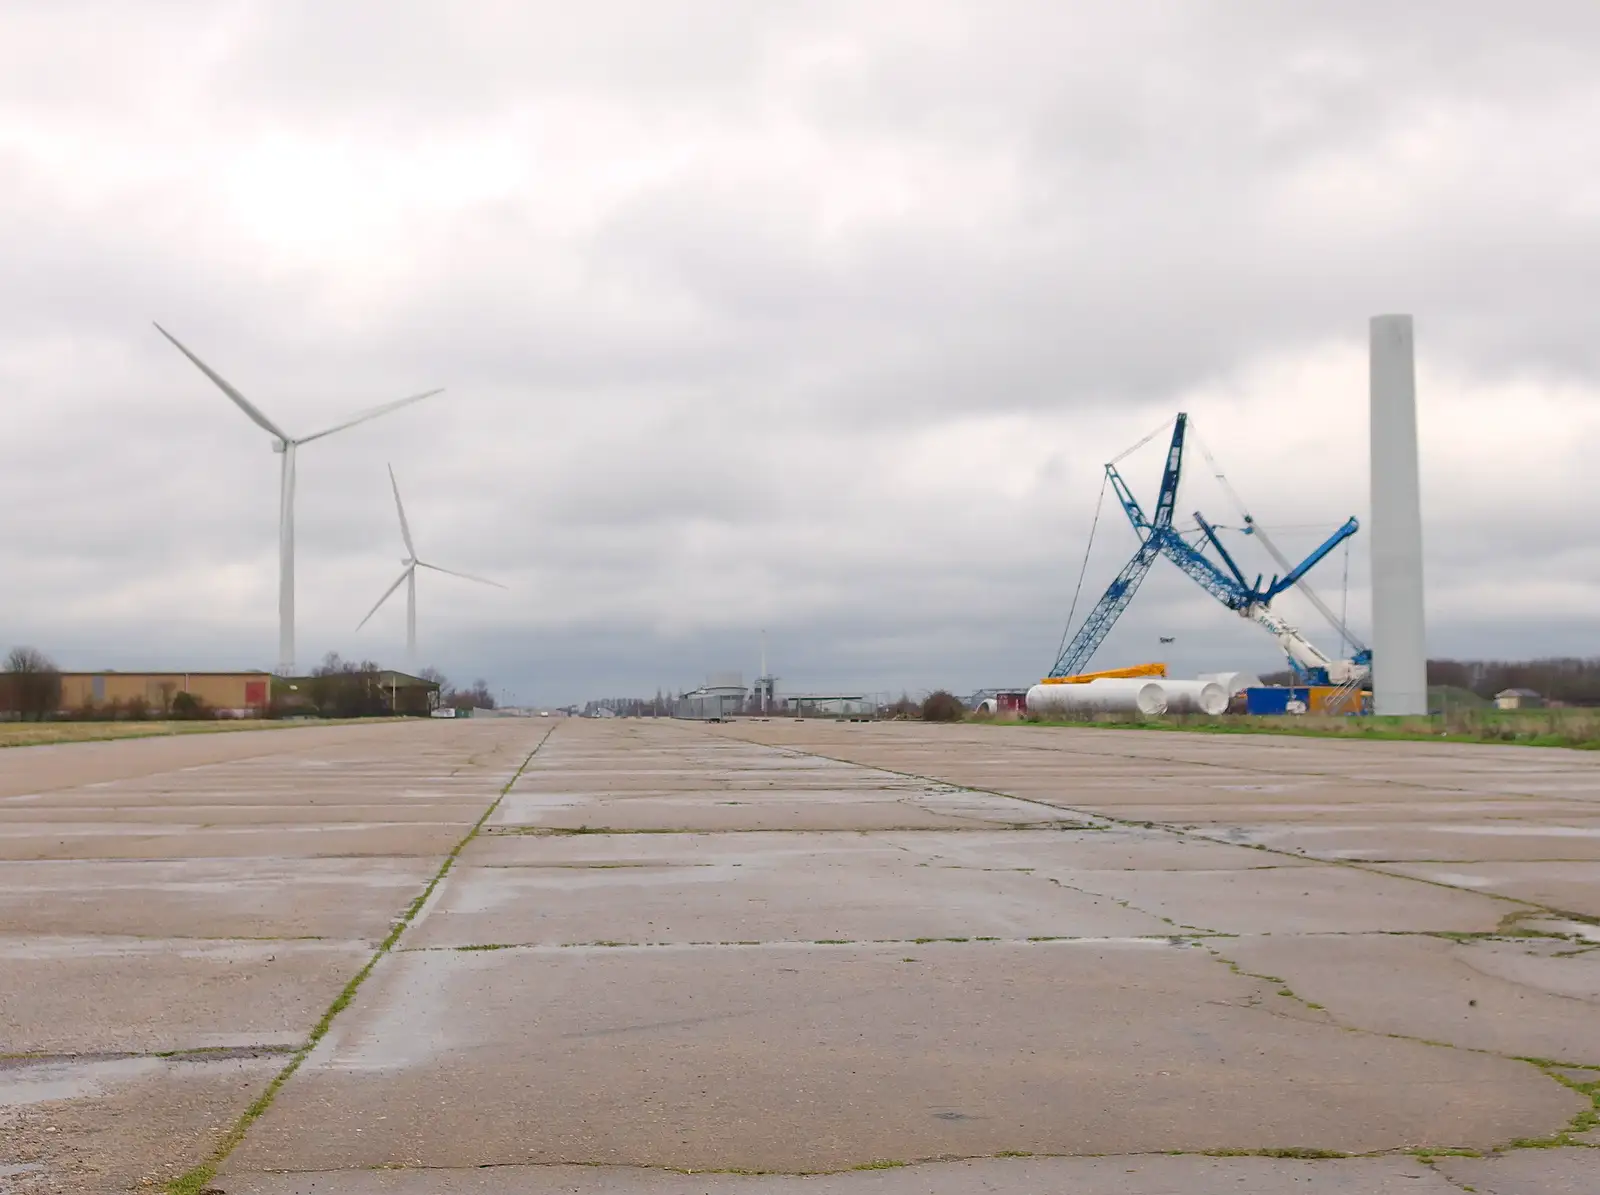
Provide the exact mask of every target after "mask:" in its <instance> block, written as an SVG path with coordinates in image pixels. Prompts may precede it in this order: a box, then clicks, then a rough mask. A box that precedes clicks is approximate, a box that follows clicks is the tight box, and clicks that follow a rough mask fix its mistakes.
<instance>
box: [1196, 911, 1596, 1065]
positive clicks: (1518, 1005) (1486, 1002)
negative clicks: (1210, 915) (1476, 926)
mask: <svg viewBox="0 0 1600 1195" xmlns="http://www.w3.org/2000/svg"><path fill="white" fill-rule="evenodd" d="M1566 945H1567V944H1566V943H1561V942H1552V941H1548V940H1541V939H1520V940H1518V939H1509V940H1503V941H1482V940H1475V941H1451V940H1449V939H1442V938H1435V937H1425V936H1418V935H1410V936H1404V937H1398V936H1389V935H1370V934H1368V935H1360V936H1349V937H1346V936H1339V935H1333V936H1325V937H1312V936H1297V935H1290V936H1273V937H1270V938H1267V937H1244V938H1238V939H1233V940H1223V941H1218V942H1217V943H1215V949H1217V950H1218V951H1219V952H1220V953H1222V954H1223V955H1225V956H1226V957H1227V958H1230V959H1232V960H1233V961H1234V962H1236V963H1238V964H1239V965H1240V966H1241V967H1244V968H1245V969H1247V970H1249V971H1252V972H1254V973H1256V974H1269V975H1276V976H1279V977H1281V978H1282V979H1283V980H1284V982H1285V985H1286V986H1287V987H1289V988H1290V989H1292V990H1293V991H1294V992H1295V993H1296V994H1298V995H1299V996H1301V997H1302V998H1304V999H1306V1000H1309V1001H1312V1002H1314V1003H1317V1004H1321V1005H1324V1006H1325V1007H1327V1008H1329V1009H1332V1010H1334V1012H1333V1015H1334V1016H1335V1018H1336V1019H1337V1020H1338V1022H1339V1023H1340V1024H1342V1025H1348V1026H1351V1027H1353V1028H1360V1029H1365V1030H1368V1031H1370V1032H1375V1033H1395V1034H1403V1035H1405V1036H1408V1037H1414V1038H1421V1039H1426V1040H1430V1041H1444V1042H1449V1043H1450V1044H1451V1045H1455V1046H1462V1047H1465V1048H1467V1049H1474V1050H1491V1051H1494V1052H1495V1053H1499V1054H1505V1055H1510V1056H1513V1057H1525V1058H1529V1057H1531V1058H1548V1059H1553V1060H1556V1061H1565V1062H1576V1063H1583V1064H1596V1065H1600V954H1591V955H1588V956H1583V957H1575V958H1561V957H1558V955H1559V953H1560V952H1561V951H1562V950H1563V948H1565V947H1566Z"/></svg>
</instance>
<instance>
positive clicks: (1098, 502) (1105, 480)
mask: <svg viewBox="0 0 1600 1195" xmlns="http://www.w3.org/2000/svg"><path fill="white" fill-rule="evenodd" d="M1171 423H1172V420H1170V419H1166V420H1163V421H1162V422H1161V423H1160V424H1158V425H1157V426H1156V427H1154V428H1152V429H1151V431H1150V433H1149V434H1148V435H1146V436H1145V437H1144V438H1143V439H1142V440H1140V441H1139V442H1138V443H1136V444H1134V445H1133V446H1132V447H1131V448H1124V449H1123V450H1122V451H1121V452H1119V453H1118V454H1117V455H1116V456H1114V457H1112V458H1111V459H1110V460H1109V461H1107V462H1106V473H1105V476H1103V477H1102V478H1101V479H1100V496H1099V497H1098V498H1096V499H1095V502H1094V521H1093V522H1091V523H1090V524H1089V542H1088V543H1086V544H1084V546H1083V565H1082V567H1081V568H1079V569H1078V586H1077V588H1076V589H1074V590H1073V591H1072V606H1071V608H1070V609H1068V611H1067V625H1066V626H1065V627H1063V628H1062V630H1061V642H1060V643H1059V644H1058V645H1057V646H1056V659H1057V660H1059V659H1061V653H1062V652H1064V651H1065V650H1066V649H1067V636H1068V635H1070V634H1071V633H1072V620H1073V619H1074V618H1075V617H1076V616H1077V613H1078V598H1079V597H1080V596H1081V595H1082V593H1083V579H1084V577H1086V576H1088V575H1089V553H1090V552H1091V551H1092V550H1093V549H1094V533H1095V529H1096V528H1098V527H1099V526H1100V511H1101V508H1103V507H1104V506H1105V501H1106V486H1108V485H1110V484H1111V467H1112V466H1113V465H1115V464H1117V463H1118V462H1119V461H1121V460H1122V459H1123V458H1125V457H1129V456H1132V455H1133V454H1134V453H1135V452H1138V451H1139V449H1141V448H1143V447H1144V446H1145V445H1146V444H1148V443H1150V441H1151V440H1154V439H1155V438H1156V437H1157V436H1159V435H1160V434H1161V433H1162V432H1164V431H1166V430H1167V428H1168V427H1169V426H1170V425H1171Z"/></svg>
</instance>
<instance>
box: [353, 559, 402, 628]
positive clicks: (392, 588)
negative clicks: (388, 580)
mask: <svg viewBox="0 0 1600 1195" xmlns="http://www.w3.org/2000/svg"><path fill="white" fill-rule="evenodd" d="M415 567H416V566H415V565H408V566H407V567H406V571H405V572H403V573H401V574H400V576H399V577H397V578H396V579H395V583H394V584H393V585H391V586H389V588H388V589H385V590H384V591H383V596H382V597H381V598H379V599H378V601H377V605H375V606H373V607H372V609H370V610H368V611H367V617H366V618H363V619H362V620H361V621H360V622H358V623H356V630H358V631H359V630H360V629H361V628H362V627H364V626H366V625H367V619H370V618H371V617H372V616H373V615H374V614H376V613H377V612H378V607H379V606H382V605H383V603H384V602H386V601H388V600H389V597H390V595H391V594H393V593H394V591H395V590H397V589H399V588H400V586H402V585H404V584H405V582H406V578H407V577H409V576H410V575H411V570H412V569H413V568H415Z"/></svg>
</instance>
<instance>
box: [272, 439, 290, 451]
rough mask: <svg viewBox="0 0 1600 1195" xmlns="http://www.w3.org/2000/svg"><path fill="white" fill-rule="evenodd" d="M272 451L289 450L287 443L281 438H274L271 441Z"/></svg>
mask: <svg viewBox="0 0 1600 1195" xmlns="http://www.w3.org/2000/svg"><path fill="white" fill-rule="evenodd" d="M272 451H273V452H288V451H289V446H288V445H287V444H285V443H284V442H283V441H282V440H274V441H273V442H272Z"/></svg>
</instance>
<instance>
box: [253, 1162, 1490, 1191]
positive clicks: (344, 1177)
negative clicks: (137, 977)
mask: <svg viewBox="0 0 1600 1195" xmlns="http://www.w3.org/2000/svg"><path fill="white" fill-rule="evenodd" d="M976 1191H982V1192H989V1193H992V1195H1038V1193H1039V1192H1046V1191H1050V1192H1070V1193H1071V1195H1460V1188H1459V1187H1456V1186H1453V1185H1452V1184H1451V1183H1450V1182H1449V1180H1447V1179H1446V1178H1444V1177H1443V1176H1442V1175H1440V1174H1438V1173H1437V1172H1436V1171H1433V1170H1431V1169H1429V1168H1428V1167H1427V1166H1425V1165H1424V1164H1423V1163H1421V1162H1418V1161H1416V1160H1415V1159H1413V1158H1338V1159H1320V1160H1315V1161H1309V1160H1301V1159H1286V1158H1204V1157H1183V1158H1171V1157H1151V1156H1148V1155H1137V1156H1130V1157H1109V1158H987V1159H981V1160H974V1161H958V1162H927V1163H924V1164H921V1165H916V1166H892V1167H885V1168H879V1169H872V1170H857V1171H851V1172H848V1173H844V1174H828V1175H808V1176H804V1177H799V1176H785V1175H742V1174H693V1175H688V1174H671V1173H664V1172H662V1171H656V1170H637V1169H616V1168H609V1167H603V1166H497V1167H492V1168H488V1169H470V1170H459V1169H457V1170H384V1171H321V1172H316V1173H311V1174H232V1175H230V1176H229V1178H228V1195H313V1193H315V1195H547V1193H548V1195H555V1193H556V1192H562V1193H564V1195H566V1193H570V1195H971V1193H972V1192H976Z"/></svg>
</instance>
